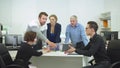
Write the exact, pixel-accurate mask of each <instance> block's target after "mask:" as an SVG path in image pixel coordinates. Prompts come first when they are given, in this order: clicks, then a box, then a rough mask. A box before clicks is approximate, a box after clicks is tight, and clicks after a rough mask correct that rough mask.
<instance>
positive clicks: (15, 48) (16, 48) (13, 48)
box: [6, 46, 20, 50]
mask: <svg viewBox="0 0 120 68" xmlns="http://www.w3.org/2000/svg"><path fill="white" fill-rule="evenodd" d="M6 48H7V49H8V50H18V49H19V48H20V47H18V46H16V47H13V46H7V47H6Z"/></svg>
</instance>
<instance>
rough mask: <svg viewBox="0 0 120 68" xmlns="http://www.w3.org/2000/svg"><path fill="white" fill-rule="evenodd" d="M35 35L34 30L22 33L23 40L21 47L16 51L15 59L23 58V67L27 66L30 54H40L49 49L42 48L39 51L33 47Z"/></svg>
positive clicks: (35, 39) (26, 67)
mask: <svg viewBox="0 0 120 68" xmlns="http://www.w3.org/2000/svg"><path fill="white" fill-rule="evenodd" d="M36 35H37V34H36V32H33V31H28V32H26V33H25V35H24V41H25V42H23V43H21V47H20V48H19V50H18V52H17V55H16V58H15V61H16V60H23V62H24V66H25V68H29V66H28V65H29V60H30V58H31V57H32V56H41V55H42V54H43V53H47V52H48V51H49V49H48V48H46V49H43V50H42V51H40V52H38V51H36V50H34V49H33V45H35V44H36V41H37V37H36Z"/></svg>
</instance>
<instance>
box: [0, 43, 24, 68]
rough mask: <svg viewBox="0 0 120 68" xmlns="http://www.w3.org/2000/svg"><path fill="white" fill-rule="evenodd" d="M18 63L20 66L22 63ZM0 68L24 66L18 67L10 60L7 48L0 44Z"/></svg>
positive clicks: (22, 67)
mask: <svg viewBox="0 0 120 68" xmlns="http://www.w3.org/2000/svg"><path fill="white" fill-rule="evenodd" d="M18 62H19V61H18ZM20 63H21V64H22V62H20ZM0 68H24V66H22V65H18V64H16V63H15V62H14V61H13V60H12V58H11V56H10V54H9V52H8V50H7V48H6V47H5V46H4V45H3V44H0Z"/></svg>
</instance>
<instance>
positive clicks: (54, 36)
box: [47, 14, 61, 50]
mask: <svg viewBox="0 0 120 68" xmlns="http://www.w3.org/2000/svg"><path fill="white" fill-rule="evenodd" d="M49 20H50V23H48V24H47V38H48V39H49V40H50V41H52V42H54V43H56V48H55V50H59V44H60V42H61V38H60V33H61V24H59V23H57V20H58V18H57V16H56V15H54V14H52V15H50V17H49Z"/></svg>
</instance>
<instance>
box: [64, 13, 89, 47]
mask: <svg viewBox="0 0 120 68" xmlns="http://www.w3.org/2000/svg"><path fill="white" fill-rule="evenodd" d="M69 39H70V40H71V43H72V44H73V46H74V47H76V44H77V43H78V42H81V41H83V43H84V45H87V44H88V39H87V36H86V34H85V30H84V27H83V26H82V25H81V24H80V23H78V20H77V16H76V15H72V16H71V17H70V24H69V25H68V26H67V28H66V39H65V43H68V42H69Z"/></svg>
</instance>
